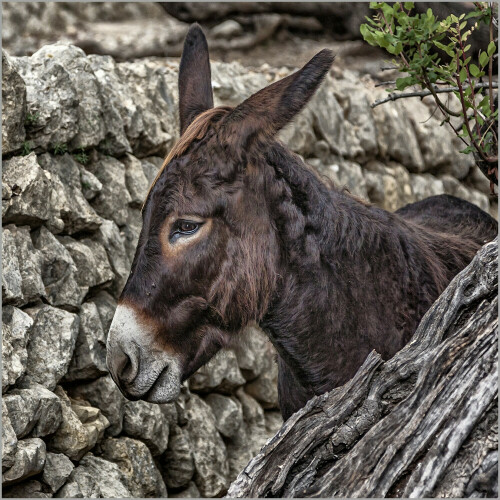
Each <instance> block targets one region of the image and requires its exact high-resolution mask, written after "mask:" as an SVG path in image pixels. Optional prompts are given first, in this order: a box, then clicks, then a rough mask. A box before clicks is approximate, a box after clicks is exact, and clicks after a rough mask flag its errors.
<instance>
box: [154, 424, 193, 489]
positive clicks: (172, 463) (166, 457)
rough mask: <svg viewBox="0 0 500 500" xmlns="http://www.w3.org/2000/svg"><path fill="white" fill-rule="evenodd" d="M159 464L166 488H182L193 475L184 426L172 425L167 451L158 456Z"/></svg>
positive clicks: (189, 443)
mask: <svg viewBox="0 0 500 500" xmlns="http://www.w3.org/2000/svg"><path fill="white" fill-rule="evenodd" d="M160 465H161V467H162V471H163V479H164V480H165V484H166V485H167V487H168V488H182V487H183V486H185V485H187V484H188V483H189V481H190V480H191V478H192V477H193V474H194V460H193V452H192V450H191V442H190V440H189V436H188V434H187V432H186V430H185V429H184V428H182V427H179V426H177V425H176V426H173V428H172V430H171V432H170V438H169V442H168V448H167V451H166V452H165V453H164V454H163V455H162V456H161V457H160Z"/></svg>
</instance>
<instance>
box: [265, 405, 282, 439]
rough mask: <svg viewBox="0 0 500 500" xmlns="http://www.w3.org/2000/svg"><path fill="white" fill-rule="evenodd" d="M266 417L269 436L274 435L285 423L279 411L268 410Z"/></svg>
mask: <svg viewBox="0 0 500 500" xmlns="http://www.w3.org/2000/svg"><path fill="white" fill-rule="evenodd" d="M264 418H265V419H266V431H267V432H268V433H269V436H274V435H275V434H276V433H277V432H278V431H279V430H280V429H281V426H282V425H283V417H282V416H281V413H280V412H279V411H266V412H264Z"/></svg>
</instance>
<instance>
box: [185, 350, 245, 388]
mask: <svg viewBox="0 0 500 500" xmlns="http://www.w3.org/2000/svg"><path fill="white" fill-rule="evenodd" d="M244 383H245V379H244V378H243V375H242V374H241V372H240V369H239V368H238V361H237V359H236V355H235V354H234V352H233V351H231V350H228V349H227V350H222V351H220V352H219V353H218V354H217V355H216V356H214V357H213V358H212V359H211V360H210V361H209V362H208V363H207V364H206V365H204V366H202V367H201V368H200V369H199V370H198V371H197V372H196V373H195V374H194V375H193V376H191V377H190V379H189V389H190V390H192V391H200V392H212V391H216V392H222V393H225V394H231V393H232V392H234V390H235V389H236V388H237V387H239V386H240V385H243V384H244Z"/></svg>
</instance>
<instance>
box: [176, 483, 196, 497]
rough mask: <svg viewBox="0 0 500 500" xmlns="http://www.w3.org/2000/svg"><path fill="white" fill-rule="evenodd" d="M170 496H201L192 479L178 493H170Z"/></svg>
mask: <svg viewBox="0 0 500 500" xmlns="http://www.w3.org/2000/svg"><path fill="white" fill-rule="evenodd" d="M170 498H201V493H200V490H199V489H198V488H197V486H196V484H195V483H194V482H193V481H190V482H189V486H188V487H187V488H186V489H185V490H182V491H179V492H178V493H171V494H170Z"/></svg>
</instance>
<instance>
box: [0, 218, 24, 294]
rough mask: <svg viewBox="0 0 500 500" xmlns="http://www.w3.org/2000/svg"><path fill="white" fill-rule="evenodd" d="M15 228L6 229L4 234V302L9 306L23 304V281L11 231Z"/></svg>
mask: <svg viewBox="0 0 500 500" xmlns="http://www.w3.org/2000/svg"><path fill="white" fill-rule="evenodd" d="M13 227H14V226H6V227H4V228H3V234H2V301H3V303H7V304H9V303H10V304H21V303H22V301H23V290H22V282H23V279H22V277H21V270H20V268H19V259H18V256H17V247H16V241H15V239H14V235H13V233H12V231H11V228H13ZM14 230H15V228H14Z"/></svg>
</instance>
